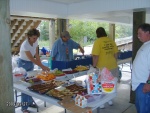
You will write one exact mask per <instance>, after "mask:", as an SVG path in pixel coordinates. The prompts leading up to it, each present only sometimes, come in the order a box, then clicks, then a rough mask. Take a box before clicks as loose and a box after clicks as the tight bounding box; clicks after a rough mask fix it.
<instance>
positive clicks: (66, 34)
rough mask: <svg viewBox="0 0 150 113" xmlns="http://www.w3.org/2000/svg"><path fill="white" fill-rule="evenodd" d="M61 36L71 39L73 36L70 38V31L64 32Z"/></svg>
mask: <svg viewBox="0 0 150 113" xmlns="http://www.w3.org/2000/svg"><path fill="white" fill-rule="evenodd" d="M61 36H65V37H68V38H71V36H70V34H69V32H68V31H63V32H62V33H61Z"/></svg>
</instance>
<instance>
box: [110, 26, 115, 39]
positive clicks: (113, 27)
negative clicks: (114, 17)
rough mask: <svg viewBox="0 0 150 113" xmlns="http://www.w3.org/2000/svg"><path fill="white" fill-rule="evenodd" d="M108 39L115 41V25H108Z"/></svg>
mask: <svg viewBox="0 0 150 113" xmlns="http://www.w3.org/2000/svg"><path fill="white" fill-rule="evenodd" d="M109 38H112V39H113V40H114V41H115V24H112V23H110V24H109Z"/></svg>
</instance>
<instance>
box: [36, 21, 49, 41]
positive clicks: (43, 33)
mask: <svg viewBox="0 0 150 113" xmlns="http://www.w3.org/2000/svg"><path fill="white" fill-rule="evenodd" d="M38 29H39V30H40V38H39V40H41V41H42V40H45V41H47V40H49V21H45V20H44V21H42V22H41V24H40V25H39V27H38Z"/></svg>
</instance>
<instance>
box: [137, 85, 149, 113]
mask: <svg viewBox="0 0 150 113" xmlns="http://www.w3.org/2000/svg"><path fill="white" fill-rule="evenodd" d="M143 87H144V83H141V84H140V85H139V86H138V87H137V89H136V91H135V93H136V98H135V106H136V109H137V113H150V92H148V93H143Z"/></svg>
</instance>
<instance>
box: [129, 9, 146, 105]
mask: <svg viewBox="0 0 150 113" xmlns="http://www.w3.org/2000/svg"><path fill="white" fill-rule="evenodd" d="M145 17H146V13H145V11H142V12H134V13H133V45H132V48H133V50H132V51H133V52H132V61H133V60H134V58H135V56H136V53H137V51H138V50H139V48H140V47H141V45H142V42H140V41H139V39H138V38H137V29H138V26H139V25H140V24H142V23H144V22H145ZM132 76H134V75H132ZM134 102H135V92H134V91H132V87H131V90H130V103H134Z"/></svg>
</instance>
